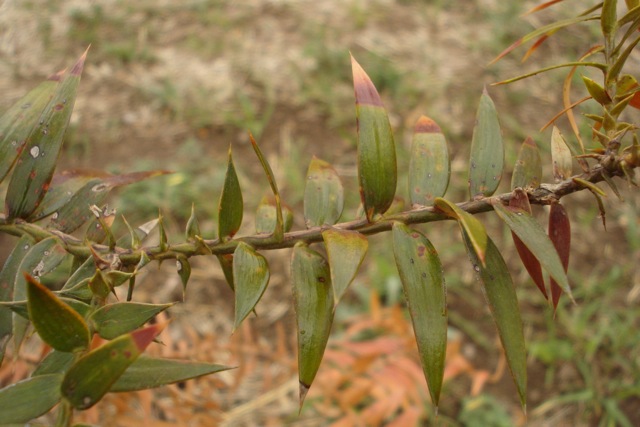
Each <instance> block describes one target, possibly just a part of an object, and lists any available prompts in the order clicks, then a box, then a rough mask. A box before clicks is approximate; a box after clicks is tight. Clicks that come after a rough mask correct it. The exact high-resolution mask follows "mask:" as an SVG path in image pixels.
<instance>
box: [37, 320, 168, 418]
mask: <svg viewBox="0 0 640 427" xmlns="http://www.w3.org/2000/svg"><path fill="white" fill-rule="evenodd" d="M164 326H165V325H158V324H156V325H153V326H149V327H147V328H144V329H139V330H137V331H134V332H132V333H130V334H126V335H121V336H120V337H118V338H116V339H114V340H113V341H109V342H108V343H107V344H105V345H103V346H101V347H98V348H97V349H95V350H92V351H90V352H89V353H87V354H85V355H84V356H82V357H81V358H80V359H78V360H77V361H76V362H75V363H74V364H73V365H72V366H71V367H70V368H69V370H68V371H67V373H66V374H65V376H64V379H63V381H62V385H61V387H60V388H61V390H62V395H63V397H64V398H65V399H66V400H67V401H69V403H71V405H72V406H73V407H74V408H77V409H87V408H90V407H91V406H93V405H95V404H96V403H97V402H98V401H99V400H100V399H102V397H103V396H104V395H105V394H106V393H107V392H108V391H109V390H110V389H111V386H112V385H113V384H114V383H115V382H116V381H117V380H118V378H120V376H121V375H122V374H123V373H124V372H125V371H126V370H127V368H128V367H129V366H130V365H131V364H132V363H133V362H135V360H136V359H137V358H138V356H140V354H141V353H142V352H143V351H144V350H145V349H146V348H147V346H148V345H149V344H151V342H152V341H153V339H154V338H155V337H156V335H158V334H159V333H160V331H162V329H163V328H164ZM38 378H40V377H38Z"/></svg>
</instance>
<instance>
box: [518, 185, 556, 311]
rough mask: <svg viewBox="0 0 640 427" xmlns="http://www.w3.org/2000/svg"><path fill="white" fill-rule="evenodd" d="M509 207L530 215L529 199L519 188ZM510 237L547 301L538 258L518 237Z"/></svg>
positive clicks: (547, 297)
mask: <svg viewBox="0 0 640 427" xmlns="http://www.w3.org/2000/svg"><path fill="white" fill-rule="evenodd" d="M509 206H510V207H512V208H515V209H520V210H522V211H524V212H527V213H528V214H529V215H531V205H530V204H529V197H528V196H527V193H525V192H524V190H522V189H520V188H516V189H515V190H513V193H512V194H511V199H510V200H509ZM511 237H512V238H513V244H514V245H515V247H516V250H517V251H518V255H519V256H520V260H521V261H522V264H523V265H524V267H525V268H526V269H527V272H528V273H529V276H531V279H532V280H533V282H534V283H535V284H536V286H537V287H538V289H539V290H540V292H542V295H544V298H545V299H546V300H549V296H548V295H547V288H546V286H545V285H544V277H543V276H542V266H540V261H538V258H536V256H535V255H534V254H533V253H532V252H531V251H530V250H529V248H527V245H525V244H524V243H523V242H522V240H520V238H519V237H518V235H517V234H516V233H514V232H513V231H512V232H511Z"/></svg>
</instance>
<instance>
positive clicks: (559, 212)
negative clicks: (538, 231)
mask: <svg viewBox="0 0 640 427" xmlns="http://www.w3.org/2000/svg"><path fill="white" fill-rule="evenodd" d="M549 238H550V239H551V242H552V243H553V246H554V247H555V248H556V251H558V256H559V257H560V261H561V262H562V267H563V268H564V271H565V272H566V271H567V269H568V268H569V254H570V252H571V222H570V221H569V215H567V211H566V210H565V209H564V206H562V205H561V204H560V203H554V204H552V205H551V211H550V212H549ZM560 295H562V288H561V287H560V285H558V282H556V281H555V280H554V279H553V277H552V278H551V300H552V301H553V310H554V312H555V310H556V309H557V308H558V301H560Z"/></svg>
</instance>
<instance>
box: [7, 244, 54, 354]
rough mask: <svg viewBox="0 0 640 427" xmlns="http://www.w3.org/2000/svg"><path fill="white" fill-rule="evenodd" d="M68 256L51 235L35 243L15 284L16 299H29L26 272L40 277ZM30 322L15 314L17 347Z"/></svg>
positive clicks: (14, 293) (21, 265) (21, 267)
mask: <svg viewBox="0 0 640 427" xmlns="http://www.w3.org/2000/svg"><path fill="white" fill-rule="evenodd" d="M66 256H67V253H66V251H65V250H64V248H63V247H62V246H61V245H60V244H59V242H58V240H57V238H55V237H49V238H46V239H43V240H41V241H39V242H38V243H37V244H35V245H33V246H32V247H31V249H29V252H28V253H27V254H26V255H25V256H24V258H23V259H22V262H21V263H20V266H19V267H18V273H17V274H16V276H15V279H14V280H15V281H14V284H13V299H14V301H22V300H26V299H27V280H26V279H25V276H24V274H22V273H24V272H26V273H29V274H30V275H32V276H34V277H36V278H37V279H39V278H40V277H42V276H44V275H46V274H47V273H49V272H51V271H53V270H54V269H55V268H56V267H57V266H58V265H59V264H60V263H61V262H62V260H63V259H64V258H65V257H66ZM27 326H28V322H27V321H26V320H24V319H22V318H20V317H17V315H15V314H14V315H13V336H14V340H15V343H16V347H19V346H20V344H21V343H22V340H23V339H24V335H25V333H26V329H27Z"/></svg>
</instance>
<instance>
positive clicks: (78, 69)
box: [69, 45, 91, 76]
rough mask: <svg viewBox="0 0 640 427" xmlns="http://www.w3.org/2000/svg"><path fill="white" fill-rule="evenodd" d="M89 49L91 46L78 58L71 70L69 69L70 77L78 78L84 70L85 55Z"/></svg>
mask: <svg viewBox="0 0 640 427" xmlns="http://www.w3.org/2000/svg"><path fill="white" fill-rule="evenodd" d="M90 48H91V45H89V46H88V47H87V49H86V50H85V51H84V53H83V54H82V55H81V56H80V58H78V61H77V62H76V63H75V64H74V65H73V68H71V71H69V73H70V74H71V75H72V76H79V75H80V74H82V70H83V69H84V62H85V60H86V59H87V54H88V53H89V49H90Z"/></svg>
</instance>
